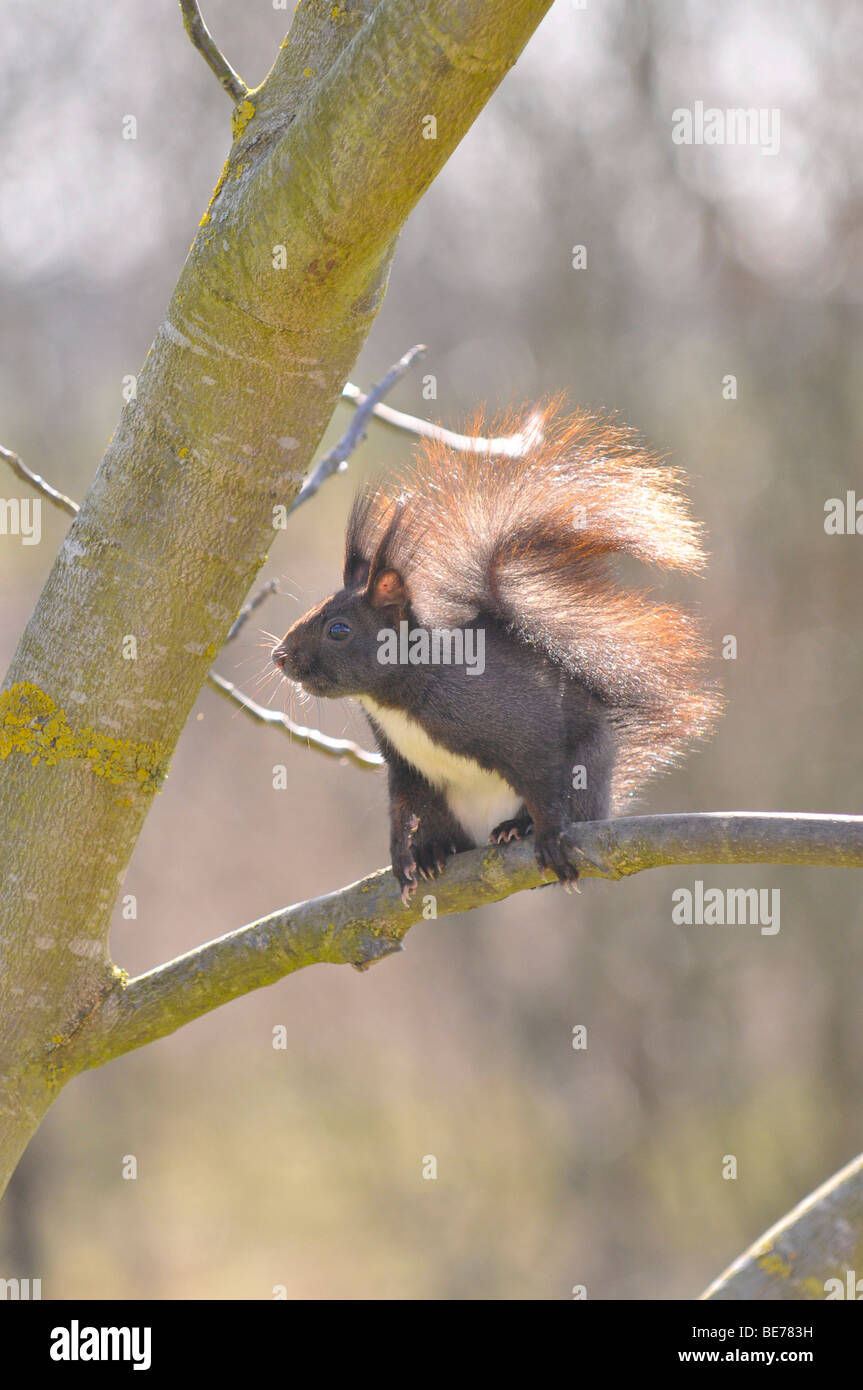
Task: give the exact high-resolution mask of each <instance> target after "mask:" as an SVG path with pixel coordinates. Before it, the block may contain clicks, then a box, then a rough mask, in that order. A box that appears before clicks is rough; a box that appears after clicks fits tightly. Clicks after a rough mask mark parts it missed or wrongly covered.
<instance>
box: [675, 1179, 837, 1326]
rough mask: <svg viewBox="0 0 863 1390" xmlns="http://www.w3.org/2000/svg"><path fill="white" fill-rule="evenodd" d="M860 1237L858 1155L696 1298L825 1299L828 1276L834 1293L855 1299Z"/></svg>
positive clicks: (748, 1299)
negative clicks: (849, 1288) (835, 1283)
mask: <svg viewBox="0 0 863 1390" xmlns="http://www.w3.org/2000/svg"><path fill="white" fill-rule="evenodd" d="M861 1235H863V1155H861V1156H860V1157H859V1158H855V1159H853V1160H852V1162H851V1163H849V1164H848V1165H847V1167H845V1168H843V1169H842V1170H841V1172H839V1173H836V1174H835V1175H834V1176H833V1177H832V1178H830V1179H828V1181H827V1182H825V1183H824V1184H823V1186H821V1187H819V1188H818V1189H817V1190H816V1191H815V1192H812V1193H810V1195H809V1196H808V1197H806V1198H805V1199H804V1200H803V1201H802V1202H801V1203H800V1204H799V1206H796V1207H795V1208H794V1210H793V1211H791V1212H789V1213H788V1215H787V1216H784V1217H783V1218H782V1220H781V1221H777V1223H776V1225H775V1226H771V1228H770V1230H769V1231H767V1232H766V1233H765V1235H763V1236H762V1237H761V1239H760V1240H757V1241H756V1242H755V1244H754V1245H752V1246H750V1248H749V1249H748V1250H747V1251H746V1253H745V1254H743V1255H741V1256H740V1258H739V1259H737V1260H735V1261H734V1263H733V1264H732V1265H729V1267H728V1269H726V1271H725V1273H724V1274H721V1275H720V1277H719V1278H718V1279H717V1280H716V1281H715V1282H714V1283H713V1284H711V1285H710V1288H709V1289H706V1290H705V1292H704V1293H703V1294H702V1295H701V1297H702V1298H703V1299H716V1300H718V1301H731V1300H735V1299H743V1300H746V1301H747V1302H748V1301H751V1300H755V1299H759V1300H760V1299H770V1300H781V1299H794V1300H807V1299H824V1298H826V1297H827V1293H828V1289H827V1287H826V1286H827V1283H828V1280H831V1279H835V1280H837V1281H838V1284H839V1288H838V1289H837V1288H834V1296H836V1297H838V1298H852V1299H856V1298H857V1297H858V1294H857V1291H856V1281H857V1278H858V1277H859V1275H860V1273H861V1271H860V1263H859V1260H860V1238H861ZM852 1271H853V1274H852ZM849 1275H851V1278H850V1281H849V1279H848V1276H849ZM849 1282H850V1284H851V1285H852V1289H853V1291H852V1292H848V1283H849Z"/></svg>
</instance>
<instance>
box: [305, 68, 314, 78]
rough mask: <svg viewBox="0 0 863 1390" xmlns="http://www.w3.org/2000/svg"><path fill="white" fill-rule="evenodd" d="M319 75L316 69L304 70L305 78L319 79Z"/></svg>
mask: <svg viewBox="0 0 863 1390" xmlns="http://www.w3.org/2000/svg"><path fill="white" fill-rule="evenodd" d="M317 75H318V74H317V70H316V69H315V68H303V77H317Z"/></svg>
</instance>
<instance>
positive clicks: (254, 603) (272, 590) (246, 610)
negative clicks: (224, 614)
mask: <svg viewBox="0 0 863 1390" xmlns="http://www.w3.org/2000/svg"><path fill="white" fill-rule="evenodd" d="M278 592H279V581H278V579H268V580H267V581H266V583H265V584H262V585H261V587H260V589H259V590H258V592H257V593H256V594H255V596H254V598H250V599H249V601H248V603H244V604H243V606H242V608H241V609H240V611H239V613H238V614H237V616H236V618H235V619H234V622H233V626H232V627H231V628H230V630H229V632H228V635H227V637H226V638H225V646H227V645H228V643H229V642H233V640H234V638H235V637H236V635H237V633H238V632H239V631H240V630H241V628H243V627H245V625H246V622H247V621H248V619H249V618H250V617H251V616H252V614H253V613H254V611H255V609H256V608H260V606H261V604H262V603H263V602H264V600H265V599H268V598H269V597H270V594H277V593H278Z"/></svg>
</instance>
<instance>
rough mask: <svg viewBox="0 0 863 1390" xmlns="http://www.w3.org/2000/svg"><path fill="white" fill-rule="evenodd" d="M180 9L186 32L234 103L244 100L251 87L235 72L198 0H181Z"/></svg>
mask: <svg viewBox="0 0 863 1390" xmlns="http://www.w3.org/2000/svg"><path fill="white" fill-rule="evenodd" d="M180 9H181V10H182V12H183V26H184V28H185V30H186V33H187V34H188V35H189V38H190V39H191V40H192V43H193V45H194V47H195V48H197V50H198V52H199V53H200V54H201V56H202V58H203V59H204V62H205V63H208V64H209V66H210V67H211V68H212V70H213V72H214V73H215V74H216V76H217V77H218V79H219V82H220V83H221V85H222V86H223V87H224V89H225V91H226V92H227V93H228V96H229V97H230V98H231V100H232V101H233V102H234V103H236V102H238V101H242V100H243V99H244V97H247V96H248V94H249V89H248V87H247V86H246V84H245V82H244V81H243V79H242V77H240V74H239V73H238V72H234V69H233V68H232V67H231V65H230V63H229V62H228V60H227V58H226V57H225V56H224V54H223V53H222V52H221V50H220V49H219V47H218V45H217V43H216V41H215V39H214V38H213V36H212V34H211V33H210V31H209V29H208V28H207V26H206V24H205V23H204V17H203V15H202V14H201V11H200V10H199V9H198V4H197V0H180Z"/></svg>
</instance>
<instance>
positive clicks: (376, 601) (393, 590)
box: [368, 569, 408, 608]
mask: <svg viewBox="0 0 863 1390" xmlns="http://www.w3.org/2000/svg"><path fill="white" fill-rule="evenodd" d="M368 597H369V602H370V603H371V605H372V608H390V607H395V608H404V607H406V605H407V601H408V594H407V589H406V588H405V586H404V582H403V580H402V577H401V575H400V574H399V573H398V571H397V570H388V569H383V570H379V571H378V572H377V574H376V575H375V576H374V578H373V579H372V582H371V584H370V585H369V593H368Z"/></svg>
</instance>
